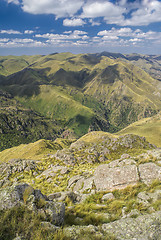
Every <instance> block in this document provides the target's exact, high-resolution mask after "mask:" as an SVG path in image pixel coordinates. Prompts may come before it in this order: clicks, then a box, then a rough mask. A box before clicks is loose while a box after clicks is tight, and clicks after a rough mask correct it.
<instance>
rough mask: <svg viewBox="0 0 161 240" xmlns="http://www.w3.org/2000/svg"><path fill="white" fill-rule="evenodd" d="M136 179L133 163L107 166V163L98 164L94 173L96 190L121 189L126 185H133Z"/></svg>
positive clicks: (137, 177) (136, 174) (135, 169)
mask: <svg viewBox="0 0 161 240" xmlns="http://www.w3.org/2000/svg"><path fill="white" fill-rule="evenodd" d="M138 181H139V175H138V172H137V167H136V166H135V165H125V166H122V167H109V164H103V165H100V166H98V167H97V168H96V170H95V173H94V184H95V186H96V190H97V191H108V190H114V189H122V188H125V187H127V186H128V185H134V184H136V183H137V182H138Z"/></svg>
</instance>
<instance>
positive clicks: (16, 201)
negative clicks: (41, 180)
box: [0, 183, 65, 225]
mask: <svg viewBox="0 0 161 240" xmlns="http://www.w3.org/2000/svg"><path fill="white" fill-rule="evenodd" d="M21 205H25V206H26V207H27V208H28V209H29V210H31V211H34V212H35V213H39V214H40V215H41V216H42V218H43V219H44V220H45V221H50V222H51V223H52V224H55V225H61V224H62V223H63V221H64V215H65V206H64V204H63V203H57V202H53V201H50V200H49V199H48V198H47V196H46V195H44V194H42V193H41V191H40V190H35V189H33V188H32V187H31V186H30V185H28V184H26V183H24V184H19V185H13V186H11V187H7V188H3V189H1V190H0V210H7V209H10V208H13V207H15V206H21Z"/></svg>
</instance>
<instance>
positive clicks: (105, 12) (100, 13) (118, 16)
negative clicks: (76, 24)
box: [82, 1, 126, 23]
mask: <svg viewBox="0 0 161 240" xmlns="http://www.w3.org/2000/svg"><path fill="white" fill-rule="evenodd" d="M125 12H126V8H124V7H123V6H119V5H118V4H113V3H112V2H109V1H101V2H100V1H95V2H87V3H86V4H85V5H84V6H83V13H82V17H83V18H97V17H104V20H105V21H106V22H107V23H118V22H119V21H122V19H123V15H122V14H123V13H125Z"/></svg>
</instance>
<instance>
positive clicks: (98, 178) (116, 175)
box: [68, 150, 161, 193]
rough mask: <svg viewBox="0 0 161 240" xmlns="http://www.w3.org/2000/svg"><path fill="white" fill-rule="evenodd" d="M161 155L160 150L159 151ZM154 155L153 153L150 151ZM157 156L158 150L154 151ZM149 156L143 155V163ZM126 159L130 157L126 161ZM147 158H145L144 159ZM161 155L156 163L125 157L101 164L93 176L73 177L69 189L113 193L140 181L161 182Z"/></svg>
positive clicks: (146, 182)
mask: <svg viewBox="0 0 161 240" xmlns="http://www.w3.org/2000/svg"><path fill="white" fill-rule="evenodd" d="M158 152H159V153H160V150H158ZM149 154H151V155H152V154H153V151H151V152H150V151H149ZM154 154H155V156H156V150H155V151H154ZM148 156H149V155H146V153H145V156H144V154H143V155H142V159H143V162H144V161H146V159H148ZM124 157H128V158H127V159H124ZM144 157H145V158H144ZM159 159H160V155H158V159H156V161H155V163H154V162H147V163H146V162H145V163H144V164H143V163H141V164H139V163H138V158H131V157H130V156H129V155H126V154H125V155H124V156H122V157H121V158H120V159H117V160H114V161H111V162H110V163H108V164H100V165H99V166H98V167H97V168H96V169H95V172H94V174H93V175H91V176H88V177H87V176H82V175H77V176H74V177H72V178H71V179H70V180H69V182H68V188H71V189H72V190H73V191H79V192H81V193H83V192H84V191H87V190H89V191H91V190H92V189H95V190H96V191H113V190H114V189H123V188H125V187H127V186H128V185H135V184H137V183H138V182H139V181H140V182H143V183H145V184H147V185H148V184H151V183H152V182H153V181H154V180H155V179H158V180H161V166H160V164H159V161H157V160H159ZM148 161H150V160H148Z"/></svg>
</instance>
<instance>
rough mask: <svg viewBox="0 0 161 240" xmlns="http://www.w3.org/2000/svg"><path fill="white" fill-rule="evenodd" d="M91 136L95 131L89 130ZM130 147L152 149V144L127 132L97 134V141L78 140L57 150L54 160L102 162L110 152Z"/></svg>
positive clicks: (73, 163)
mask: <svg viewBox="0 0 161 240" xmlns="http://www.w3.org/2000/svg"><path fill="white" fill-rule="evenodd" d="M90 134H91V137H93V136H94V135H96V136H97V134H98V133H97V132H91V133H90ZM132 148H137V149H138V148H140V149H152V148H155V146H154V145H153V144H150V143H148V142H147V141H146V139H145V138H144V137H140V136H136V135H132V134H127V135H124V136H120V137H118V138H115V137H109V136H106V135H102V136H101V137H99V136H98V143H97V142H90V143H89V142H86V141H82V140H78V141H76V142H74V143H72V144H71V146H70V148H69V149H62V150H58V151H57V152H56V154H55V155H54V157H55V159H56V160H59V161H62V162H63V163H64V164H66V165H69V164H70V165H75V164H79V163H103V162H105V161H107V160H108V158H109V157H110V154H113V153H116V152H117V151H118V152H119V153H121V152H122V154H123V155H125V156H128V154H125V152H126V151H127V150H129V149H132Z"/></svg>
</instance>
